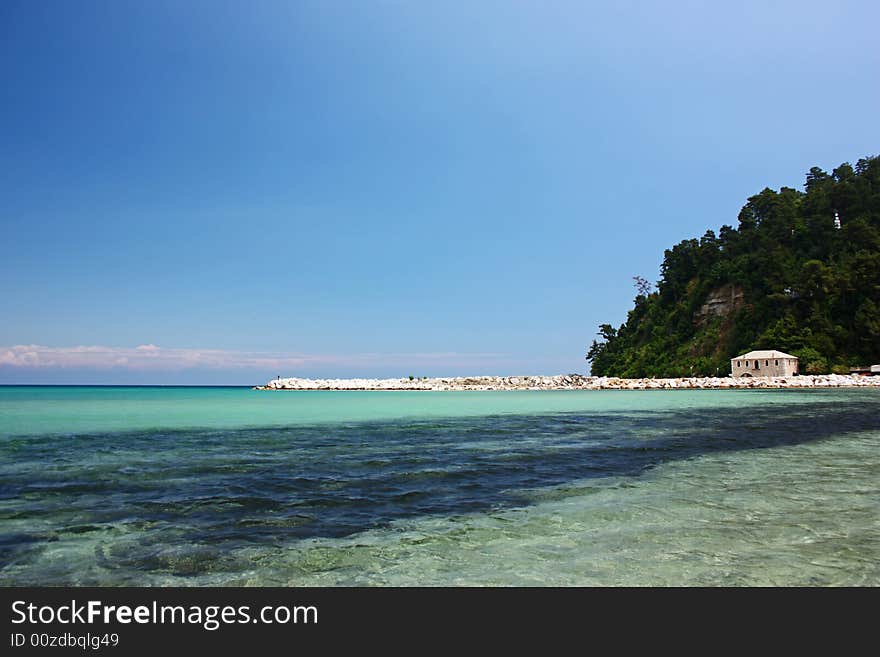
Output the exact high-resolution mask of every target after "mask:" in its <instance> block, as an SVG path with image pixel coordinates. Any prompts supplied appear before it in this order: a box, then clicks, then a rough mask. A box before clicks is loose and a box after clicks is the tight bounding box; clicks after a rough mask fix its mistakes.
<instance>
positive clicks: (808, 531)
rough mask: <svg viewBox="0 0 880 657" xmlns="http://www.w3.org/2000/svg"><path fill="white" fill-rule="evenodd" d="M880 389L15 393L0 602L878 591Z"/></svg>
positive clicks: (0, 518) (7, 435)
mask: <svg viewBox="0 0 880 657" xmlns="http://www.w3.org/2000/svg"><path fill="white" fill-rule="evenodd" d="M878 482H880V391H878V390H798V391H795V390H780V391H774V390H761V391H738V390H737V391H574V392H568V391H564V392H497V393H492V392H465V393H451V392H445V393H431V392H388V393H383V392H366V393H365V392H278V393H271V392H259V391H252V390H249V389H243V388H225V389H224V388H63V387H59V388H26V387H7V388H0V583H2V584H7V585H8V584H77V585H117V584H134V585H149V584H163V585H214V584H230V585H243V584H247V585H339V584H343V585H361V584H365V585H371V584H379V585H384V584H402V585H410V584H428V585H444V584H454V585H458V584H490V585H506V584H517V585H531V584H547V585H575V584H576V585H592V584H598V585H602V584H633V585H638V584H672V585H677V584H708V585H712V584H807V585H815V584H823V585H825V584H856V585H877V584H880V566H878V564H880V487H878Z"/></svg>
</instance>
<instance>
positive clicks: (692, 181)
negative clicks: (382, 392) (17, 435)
mask: <svg viewBox="0 0 880 657" xmlns="http://www.w3.org/2000/svg"><path fill="white" fill-rule="evenodd" d="M878 24H880V5H878V4H877V3H874V2H835V3H829V2H822V3H814V2H803V1H802V2H776V3H765V2H751V1H746V2H740V3H726V4H722V3H717V2H679V3H642V2H638V3H637V2H630V3H627V2H615V3H589V2H461V3H457V2H442V3H415V2H254V3H243V2H237V3H229V2H184V3H181V2H150V3H144V2H124V1H113V2H111V1H107V2H79V3H72V2H61V1H58V2H51V1H50V2H42V3H33V2H17V1H8V2H3V3H0V81H2V85H0V95H2V98H0V120H2V126H3V127H2V133H0V136H2V139H0V171H2V175H0V203H2V205H0V222H2V223H0V230H2V232H0V235H2V240H0V300H2V301H0V303H2V305H0V308H2V310H0V383H18V382H21V383H25V382H26V383H40V382H42V383H47V382H58V383H77V382H80V383H99V382H106V383H138V382H143V383H256V382H262V381H263V380H265V379H266V378H268V377H269V376H274V375H275V374H278V373H282V374H284V375H289V376H294V375H301V376H346V375H352V376H355V375H357V376H361V375H364V376H406V375H409V374H414V375H419V376H421V375H443V374H449V375H452V374H480V373H510V374H513V373H556V372H568V371H581V372H583V371H586V369H587V364H586V362H585V361H584V359H583V355H584V352H585V350H586V347H587V346H588V344H589V342H590V341H591V340H592V339H593V336H594V334H595V331H596V326H597V325H598V324H599V323H602V322H611V323H619V322H621V321H623V319H624V318H625V314H626V311H627V310H628V309H629V307H630V306H631V302H632V298H633V296H634V290H633V287H632V277H633V276H634V275H641V276H645V277H647V278H649V279H650V280H655V279H656V278H657V276H658V267H659V263H660V261H661V259H662V256H663V250H664V249H665V248H668V247H670V246H672V245H673V244H674V243H676V242H678V241H680V240H682V239H685V238H689V237H695V236H700V235H702V234H703V233H704V232H705V230H706V229H707V228H713V229H717V228H718V227H719V226H720V225H721V224H723V223H730V224H735V223H736V215H737V212H738V210H739V208H740V207H741V206H742V205H743V203H744V202H745V199H746V198H747V197H748V196H749V195H751V194H754V193H756V192H758V191H760V190H761V189H762V188H764V187H765V186H770V187H774V188H778V187H779V186H781V185H789V186H797V187H800V186H801V185H802V184H803V178H804V174H805V173H806V171H807V170H808V169H809V168H810V167H811V166H821V167H823V168H825V169H829V170H830V169H831V168H833V167H835V166H837V165H839V164H840V163H841V162H844V161H851V162H854V161H855V160H857V159H858V158H859V157H863V156H866V155H872V154H876V153H877V152H878V151H880V148H878V144H880V122H878V121H877V111H878V105H880V79H878V72H880V66H878V65H880V49H878V48H877V47H876V28H877V25H878ZM138 347H141V349H138ZM276 370H277V371H276Z"/></svg>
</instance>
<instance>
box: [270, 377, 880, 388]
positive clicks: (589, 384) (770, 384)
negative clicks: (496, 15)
mask: <svg viewBox="0 0 880 657" xmlns="http://www.w3.org/2000/svg"><path fill="white" fill-rule="evenodd" d="M851 386H852V387H856V386H857V387H877V388H880V376H852V375H841V374H821V375H803V376H788V377H741V378H739V377H737V378H734V377H730V376H727V377H683V378H679V379H620V378H617V377H604V376H584V375H582V374H560V375H555V376H462V377H451V378H413V379H410V378H403V379H299V378H289V379H275V380H273V381H269V383H267V384H266V385H264V386H255V387H254V390H434V391H442V390H693V389H707V390H716V389H727V388H840V387H851Z"/></svg>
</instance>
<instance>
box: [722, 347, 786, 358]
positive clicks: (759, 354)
mask: <svg viewBox="0 0 880 657" xmlns="http://www.w3.org/2000/svg"><path fill="white" fill-rule="evenodd" d="M761 358H768V359H769V358H794V359H795V360H797V356H792V355H791V354H786V353H783V352H781V351H776V350H775V349H769V350H767V351H750V352H749V353H747V354H743V355H742V356H734V357H733V358H731V359H730V360H754V359H759V360H760V359H761Z"/></svg>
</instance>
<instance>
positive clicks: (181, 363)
mask: <svg viewBox="0 0 880 657" xmlns="http://www.w3.org/2000/svg"><path fill="white" fill-rule="evenodd" d="M502 357H503V356H502V355H501V354H462V353H457V352H439V353H412V354H380V353H368V354H352V355H325V354H299V353H284V352H260V351H235V350H226V349H175V348H166V347H159V346H156V345H154V344H142V345H138V346H136V347H102V346H97V345H79V346H75V347H47V346H44V345H34V344H32V345H14V346H11V347H2V346H0V367H14V368H21V369H50V368H84V369H99V370H103V369H114V368H117V369H126V370H136V371H143V370H161V371H169V370H184V369H196V368H198V369H267V368H268V369H272V370H274V369H279V368H280V369H287V370H290V369H294V368H304V367H308V366H320V365H339V366H346V365H348V366H352V367H363V366H369V365H371V364H375V365H380V364H381V365H393V364H400V365H404V364H405V365H413V366H416V365H431V364H446V365H455V366H466V365H477V364H480V363H492V362H496V359H498V358H502Z"/></svg>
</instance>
